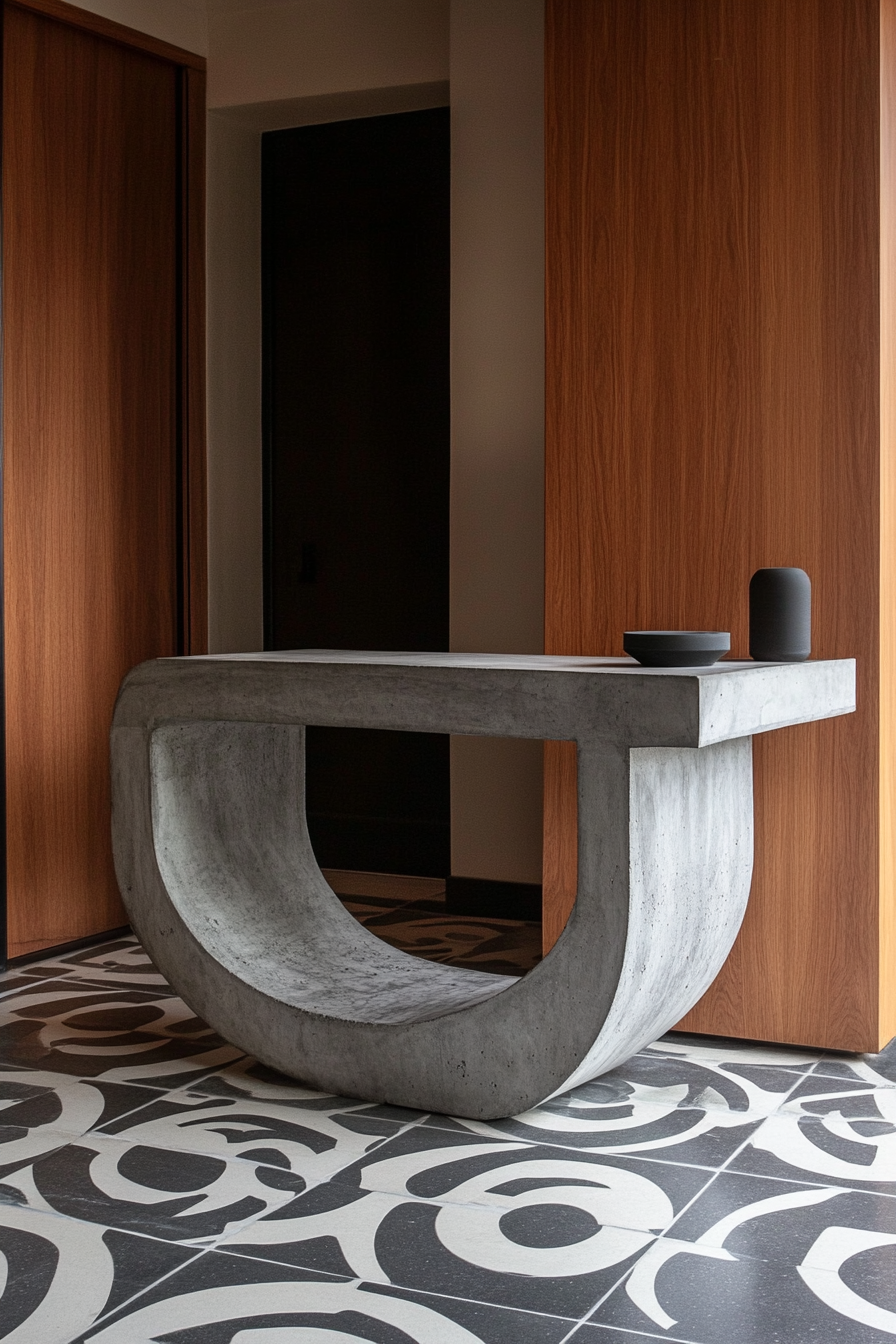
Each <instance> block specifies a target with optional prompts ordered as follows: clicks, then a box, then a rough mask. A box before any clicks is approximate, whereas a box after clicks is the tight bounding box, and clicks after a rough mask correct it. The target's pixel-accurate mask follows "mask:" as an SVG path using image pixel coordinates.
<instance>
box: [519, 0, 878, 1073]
mask: <svg viewBox="0 0 896 1344" xmlns="http://www.w3.org/2000/svg"><path fill="white" fill-rule="evenodd" d="M547 32H548V50H547V57H546V70H547V76H546V77H547V93H546V98H547V258H548V280H547V346H548V353H547V361H548V366H547V367H548V373H547V395H548V409H547V448H546V496H547V502H546V555H547V558H546V643H545V649H546V652H550V653H590V654H618V653H621V652H622V649H621V632H622V631H623V630H624V629H626V628H666V629H668V628H672V629H674V628H690V629H693V628H709V629H712V628H722V629H730V630H731V633H732V654H733V655H734V656H735V657H737V656H746V653H747V585H748V582H749V578H750V575H751V573H752V572H753V571H754V570H755V569H757V568H759V567H760V566H764V565H781V564H789V565H800V566H802V567H803V568H805V569H806V570H807V571H808V573H809V574H810V576H811V577H812V580H813V595H814V611H813V617H814V620H813V655H814V656H816V657H822V658H824V657H847V656H855V657H857V659H858V660H859V690H858V697H859V711H858V713H857V714H856V715H854V716H850V717H849V718H845V719H840V720H832V721H830V722H827V723H821V724H813V725H806V726H802V727H798V728H791V729H786V730H784V731H783V732H780V733H776V734H771V735H769V736H768V737H759V738H757V739H755V752H754V759H755V777H756V863H755V872H754V882H753V894H752V897H751V902H750V908H749V911H748V914H747V918H746V921H745V923H744V927H743V930H742V933H741V935H740V937H739V939H738V942H737V944H736V946H735V948H734V950H733V952H732V955H731V957H730V958H729V961H728V963H727V964H726V966H725V968H724V969H723V971H722V973H721V974H720V976H719V977H718V979H717V980H716V982H715V984H714V985H713V987H712V988H711V989H710V991H709V992H708V994H707V995H706V996H705V997H704V999H703V1000H701V1002H700V1004H698V1005H697V1007H696V1008H695V1009H694V1010H693V1011H692V1012H691V1013H689V1014H688V1016H687V1018H686V1019H685V1020H684V1022H683V1023H682V1024H681V1025H682V1027H683V1028H684V1029H686V1030H691V1031H710V1032H717V1033H722V1034H730V1035H736V1036H748V1037H757V1038H763V1039H769V1040H778V1041H794V1042H804V1043H810V1042H811V1043H813V1044H816V1045H827V1046H831V1047H838V1048H843V1049H853V1050H858V1049H871V1048H876V1046H877V1044H878V1040H877V1010H878V983H877V944H878V871H877V869H878V848H877V837H878V728H879V723H878V658H879V639H878V613H879V602H880V591H879V590H880V585H879V571H878V563H879V543H880V529H879V478H878V432H879V424H878V421H879V399H878V360H879V330H878V281H879V276H878V246H877V245H878V183H879V163H878V138H877V111H878V77H879V72H878V9H877V3H876V0H861V2H860V3H853V0H787V3H780V0H749V3H745V0H592V2H591V3H589V4H587V5H582V4H580V3H577V0H549V3H548V25H547ZM550 787H551V786H546V795H547V793H548V792H549V790H550ZM549 817H550V814H549ZM545 839H546V850H548V849H550V848H551V847H552V846H554V847H556V845H557V844H558V843H561V841H559V840H558V838H557V837H556V836H555V834H554V829H553V828H549V830H548V833H547V834H546V837H545ZM548 870H549V869H548V866H547V865H546V872H547V871H548ZM551 901H552V894H551V892H550V891H548V890H547V889H546V892H545V907H546V909H548V908H549V907H550V905H551ZM857 968H858V973H857Z"/></svg>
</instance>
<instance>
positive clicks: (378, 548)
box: [262, 108, 450, 876]
mask: <svg viewBox="0 0 896 1344" xmlns="http://www.w3.org/2000/svg"><path fill="white" fill-rule="evenodd" d="M448 115H449V114H448V109H447V108H437V109H434V110H429V111H425V112H408V113H402V114H400V115H396V116H387V117H371V118H365V119H364V120H359V121H343V122H335V123H331V124H328V125H322V126H305V127H300V128H298V129H295V130H288V131H273V132H269V133H268V134H266V135H264V136H263V137H262V211H263V220H262V238H263V265H264V333H265V336H264V370H265V398H264V400H265V415H266V431H265V445H266V448H265V452H266V462H265V471H266V517H265V643H266V647H267V648H271V649H289V648H354V649H365V648H366V649H394V650H412V651H413V650H426V649H446V648H447V647H448V489H449V452H450V444H449V385H448V373H449V369H448V359H449V353H448V332H449V325H448V324H449V121H448ZM307 758H308V782H307V812H308V823H309V829H310V831H311V839H312V843H313V845H314V849H315V853H316V855H317V858H318V861H319V862H320V863H321V864H322V865H323V866H327V867H333V868H349V869H351V868H353V869H365V870H369V871H374V872H393V873H415V874H419V875H431V876H444V875H446V874H447V873H448V872H449V869H450V800H449V776H448V770H449V766H448V738H447V737H443V736H440V735H433V734H417V733H381V732H372V731H366V730H354V729H326V728H313V729H309V732H308V747H307Z"/></svg>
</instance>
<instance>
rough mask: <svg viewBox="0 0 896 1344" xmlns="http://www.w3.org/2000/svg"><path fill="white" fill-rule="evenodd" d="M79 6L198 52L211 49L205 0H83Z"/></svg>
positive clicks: (201, 53) (201, 52)
mask: <svg viewBox="0 0 896 1344" xmlns="http://www.w3.org/2000/svg"><path fill="white" fill-rule="evenodd" d="M78 8H79V9H87V10H89V11H90V12H91V13H92V14H102V16H103V18H105V19H114V20H115V22H116V23H124V24H126V25H127V26H128V28H136V29H137V31H138V32H140V33H149V34H150V36H151V37H158V38H160V39H161V40H162V41H163V42H172V43H173V44H174V45H175V46H176V47H185V48H186V50H187V51H195V52H198V54H199V55H200V56H204V55H205V54H206V52H207V51H208V19H207V12H206V5H205V0H81V2H80V3H79V4H78Z"/></svg>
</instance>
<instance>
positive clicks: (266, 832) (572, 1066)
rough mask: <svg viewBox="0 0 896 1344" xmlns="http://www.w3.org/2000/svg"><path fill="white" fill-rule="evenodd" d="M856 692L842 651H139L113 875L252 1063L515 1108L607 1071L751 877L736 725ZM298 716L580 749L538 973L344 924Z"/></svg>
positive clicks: (735, 920) (708, 952)
mask: <svg viewBox="0 0 896 1344" xmlns="http://www.w3.org/2000/svg"><path fill="white" fill-rule="evenodd" d="M854 700H855V664H854V663H853V662H852V661H851V660H844V661H837V662H807V663H797V664H789V665H780V664H757V663H719V664H716V665H715V666H714V667H711V668H687V669H662V670H651V669H647V668H642V667H639V666H638V665H637V664H635V663H632V662H631V661H629V660H628V659H625V660H619V659H601V658H549V657H535V656H532V657H526V656H507V657H499V656H491V655H470V654H381V653H342V652H336V653H333V652H318V651H310V652H309V651H302V652H295V653H265V654H245V655H236V654H234V655H227V656H217V657H205V658H181V659H162V660H159V661H156V662H149V663H143V664H142V665H141V666H140V667H138V668H136V669H135V670H134V671H133V672H131V673H130V674H129V676H128V677H127V678H126V679H125V681H124V684H123V686H122V690H121V693H120V695H119V699H118V704H117V707H116V711H115V719H114V724H113V728H112V775H113V837H114V848H115V862H116V870H117V873H118V880H119V883H120V885H121V891H122V895H123V897H124V901H125V904H126V906H127V908H128V911H129V913H130V916H131V919H132V920H133V924H134V928H135V930H136V931H137V933H138V934H139V936H140V938H141V939H142V941H143V943H144V945H145V946H146V948H147V950H148V952H149V954H150V956H151V957H152V958H153V960H154V961H155V962H156V964H157V965H158V966H159V968H160V969H161V970H162V971H163V972H164V974H165V975H166V976H167V977H168V978H169V979H170V981H171V983H172V985H173V986H174V987H175V988H176V989H177V990H178V992H179V993H181V994H182V995H183V996H184V997H185V998H186V1000H187V1001H188V1003H189V1004H190V1005H191V1007H192V1008H193V1009H194V1010H195V1011H196V1012H197V1013H198V1014H199V1015H200V1016H201V1017H203V1018H204V1019H205V1020H206V1021H207V1022H209V1023H210V1024H211V1025H212V1026H213V1027H215V1028H216V1029H217V1030H218V1031H219V1032H221V1034H222V1035H224V1036H225V1037H226V1038H227V1039H228V1040H230V1041H233V1042H234V1043H235V1044H237V1045H239V1046H240V1047H242V1048H243V1049H244V1050H246V1051H248V1052H249V1053H251V1054H253V1055H255V1056H257V1057H258V1058H259V1059H261V1060H263V1061H264V1062H266V1063H267V1064H270V1065H273V1066H274V1067H275V1068H277V1069H280V1070H281V1071H282V1072H284V1073H287V1074H290V1075H292V1076H294V1077H296V1078H301V1079H303V1080H304V1081H306V1082H308V1083H309V1084H312V1085H314V1086H316V1087H319V1088H322V1089H324V1090H326V1091H331V1092H336V1093H343V1094H346V1093H347V1094H348V1095H350V1096H357V1097H364V1098H368V1099H370V1100H378V1101H388V1102H393V1103H397V1104H399V1105H404V1106H411V1107H419V1108H421V1109H423V1110H435V1111H442V1112H448V1113H454V1114H457V1115H463V1116H469V1117H475V1118H479V1119H491V1118H494V1117H497V1116H504V1115H510V1114H513V1113H516V1112H519V1111H522V1110H525V1109H526V1108H528V1107H530V1106H533V1105H535V1104H536V1103H538V1102H540V1101H543V1100H545V1099H546V1098H547V1097H550V1096H552V1095H554V1094H556V1093H558V1092H561V1091H564V1090H566V1089H567V1088H569V1087H571V1086H572V1085H574V1084H575V1083H578V1082H582V1081H584V1080H586V1079H588V1078H593V1077H595V1076H596V1075H598V1074H600V1073H604V1072H606V1071H607V1070H608V1069H611V1068H613V1067H614V1066H615V1065H616V1064H619V1063H620V1062H621V1061H623V1060H624V1059H626V1058H628V1056H629V1055H631V1054H632V1053H633V1052H634V1051H636V1050H638V1049H640V1048H641V1047H642V1046H643V1045H645V1044H646V1043H647V1042H648V1041H651V1040H653V1039H654V1038H655V1037H657V1036H659V1035H661V1034H662V1032H664V1031H666V1030H668V1028H670V1027H671V1026H672V1025H673V1024H674V1023H675V1022H677V1021H678V1020H679V1018H681V1017H682V1016H683V1014H684V1013H685V1012H687V1010H688V1009H689V1008H691V1007H692V1006H693V1004H694V1003H695V1002H696V1001H697V999H698V998H700V996H701V994H703V992H704V990H705V989H706V988H707V987H708V986H709V984H710V983H711V981H712V980H713V978H714V977H715V975H716V974H717V972H718V971H719V969H720V967H721V965H722V963H723V961H724V960H725V957H726V956H727V955H728V951H729V949H730V947H731V944H732V943H733V941H734V938H735V935H736V933H737V931H738V928H739V927H740V923H741V920H742V918H743V914H744V910H745V908H746V904H747V898H748V895H749V891H750V877H751V871H752V863H753V834H752V832H753V801H752V759H751V749H750V738H751V735H752V734H753V733H760V732H768V731H769V730H770V729H773V728H782V727H784V726H786V725H788V724H794V723H804V722H806V721H808V720H810V719H822V718H829V717H831V716H833V715H836V714H845V713H849V712H850V711H851V710H852V709H854V708H855V703H854ZM305 724H321V725H334V726H340V725H341V726H344V727H353V728H392V729H405V730H410V731H416V732H443V733H461V734H474V735H476V734H479V735H484V736H490V737H531V738H543V739H567V740H570V739H572V740H574V741H575V742H576V743H577V744H578V797H579V839H578V854H579V862H578V873H579V888H578V897H577V901H576V905H575V909H574V910H573V913H572V915H571V917H570V920H569V923H568V925H567V927H566V930H565V931H564V933H563V935H562V936H561V938H560V940H559V941H558V943H557V944H556V946H555V947H554V948H553V949H552V951H551V952H550V953H549V954H548V956H547V957H546V958H545V960H544V961H543V962H542V963H541V964H540V965H539V966H538V967H536V969H535V970H533V971H532V972H530V974H528V975H527V976H525V977H522V978H519V979H517V978H513V977H508V976H500V975H489V974H486V973H484V972H481V971H470V970H461V969H457V968H453V967H450V966H443V965H440V964H437V963H433V962H427V961H422V960H420V959H418V958H415V957H411V956H407V955H405V954H404V953H402V952H399V951H396V950H395V949H393V948H391V947H389V946H387V945H386V944H385V943H383V942H380V941H379V940H378V939H377V938H375V937H374V936H373V935H372V934H370V933H368V932H367V931H366V930H365V929H364V928H363V927H362V926H361V925H360V924H358V923H357V922H356V921H355V920H354V919H353V918H352V916H351V915H350V914H349V913H348V912H347V911H346V910H345V909H344V908H343V906H342V905H341V903H340V902H339V900H338V898H337V897H336V896H335V895H334V893H333V892H332V891H331V889H330V888H329V886H328V885H327V883H326V882H325V881H324V878H323V876H322V874H321V872H320V869H319V868H318V865H317V863H316V861H315V858H314V855H313V853H312V851H311V847H310V844H309V841H308V833H307V829H306V824H305V813H304V779H303V776H304V725H305ZM781 899H782V900H786V899H787V893H786V892H782V893H781Z"/></svg>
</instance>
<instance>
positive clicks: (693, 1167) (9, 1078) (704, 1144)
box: [0, 896, 896, 1344]
mask: <svg viewBox="0 0 896 1344" xmlns="http://www.w3.org/2000/svg"><path fill="white" fill-rule="evenodd" d="M359 899H365V900H376V899H378V898H377V897H376V896H372V897H361V898H359ZM379 913H380V914H382V913H383V910H382V909H380V910H379ZM405 913H407V912H405ZM424 913H425V912H424ZM492 933H493V931H492ZM486 936H489V935H486ZM0 1252H2V1256H0V1339H2V1340H4V1341H11V1342H12V1344H74V1342H75V1341H85V1342H86V1341H88V1340H89V1341H94V1342H95V1344H147V1342H148V1341H165V1342H166V1344H349V1342H350V1341H363V1342H364V1344H476V1341H480V1342H481V1344H572V1341H575V1344H645V1342H646V1341H652V1342H655V1341H656V1340H658V1339H670V1340H677V1341H685V1344H807V1342H808V1341H812V1342H813V1344H815V1342H816V1341H817V1342H818V1344H828V1341H832V1342H833V1341H842V1342H843V1344H884V1342H885V1341H886V1344H893V1341H894V1340H896V1044H894V1045H892V1046H890V1047H889V1048H888V1049H887V1050H886V1051H884V1052H883V1053H882V1054H881V1055H878V1056H864V1057H855V1056H844V1055H833V1054H827V1053H821V1052H813V1051H808V1050H797V1049H789V1048H784V1047H781V1048H770V1047H755V1046H749V1045H745V1044H743V1043H738V1042H732V1041H718V1040H713V1039H710V1038H707V1037H686V1036H680V1035H678V1036H676V1035H672V1036H668V1037H665V1038H664V1039H663V1040H661V1041H658V1042H657V1043H656V1044H655V1045H652V1046H649V1047H647V1048H646V1049H645V1050H643V1051H641V1053H640V1054H638V1055H635V1056H634V1057H633V1058H632V1059H630V1060H629V1061H628V1062H627V1063H626V1064H624V1065H623V1066H621V1067H620V1068H618V1069H616V1070H615V1071H614V1072H613V1073H610V1074H607V1075H605V1076H604V1077H602V1078H600V1079H598V1080H597V1081H595V1082H592V1083H587V1084H585V1085H583V1086H581V1087H578V1088H575V1089H574V1090H573V1091H572V1092H570V1093H568V1094H567V1095H566V1096H563V1097H559V1098H556V1099H554V1100H553V1101H550V1102H547V1103H545V1104H544V1105H542V1106H539V1107H537V1108H536V1109H534V1110H532V1111H530V1112H528V1113H526V1114H524V1115H519V1116H516V1117H514V1118H512V1119H508V1120H500V1121H493V1122H488V1123H480V1122H476V1121H470V1120H461V1119H454V1118H452V1117H450V1116H443V1115H425V1114H421V1113H419V1112H416V1111H409V1110H403V1109H400V1108H396V1107H389V1106H378V1105H372V1104H370V1103H366V1102H361V1101H358V1100H355V1099H352V1098H346V1097H336V1096H328V1095H323V1094H321V1093H319V1092H316V1091H314V1090H312V1089H310V1088H306V1087H303V1086H302V1085H301V1084H300V1083H296V1082H293V1081H291V1080H289V1079H286V1078H283V1077H281V1076H280V1075H278V1074H275V1073H273V1072H272V1071H270V1070H268V1069H265V1068H264V1067H263V1066H261V1065H259V1064H257V1063H256V1062H255V1061H253V1060H252V1059H250V1058H248V1057H246V1056H245V1055H243V1054H241V1053H240V1052H239V1051H238V1050H236V1049H235V1048H233V1047H232V1046H230V1045H228V1044H227V1043H226V1042H224V1041H222V1040H220V1039H219V1038H218V1037H217V1036H215V1034H214V1033H213V1032H212V1031H210V1029H209V1028H208V1027H207V1026H206V1025H205V1024H204V1023H202V1022H200V1021H199V1020H198V1019H197V1018H196V1017H195V1016H194V1015H193V1014H192V1013H191V1011H190V1010H189V1008H188V1007H187V1006H186V1005H185V1004H184V1003H183V1002H182V1001H181V1000H180V999H179V998H177V997H176V996H175V995H173V994H172V992H171V991H170V989H169V987H168V986H167V985H166V984H165V983H164V981H163V980H162V979H161V977H160V976H159V975H158V973H157V972H156V971H155V970H154V968H153V967H152V966H151V965H150V963H149V962H148V960H147V959H146V957H145V955H144V954H143V952H142V949H141V948H140V946H139V944H138V943H137V942H136V940H135V939H134V938H130V937H126V938H125V937H123V938H119V939H117V940H114V941H112V942H109V943H107V944H104V945H102V946H99V947H93V948H89V949H87V950H86V951H81V952H78V953H74V954H72V955H71V956H63V957H60V958H56V959H48V960H47V961H45V962H43V963H36V964H31V965H29V966H27V967H25V968H22V969H18V970H13V971H11V972H9V973H8V974H7V975H5V976H3V977H0Z"/></svg>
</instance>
